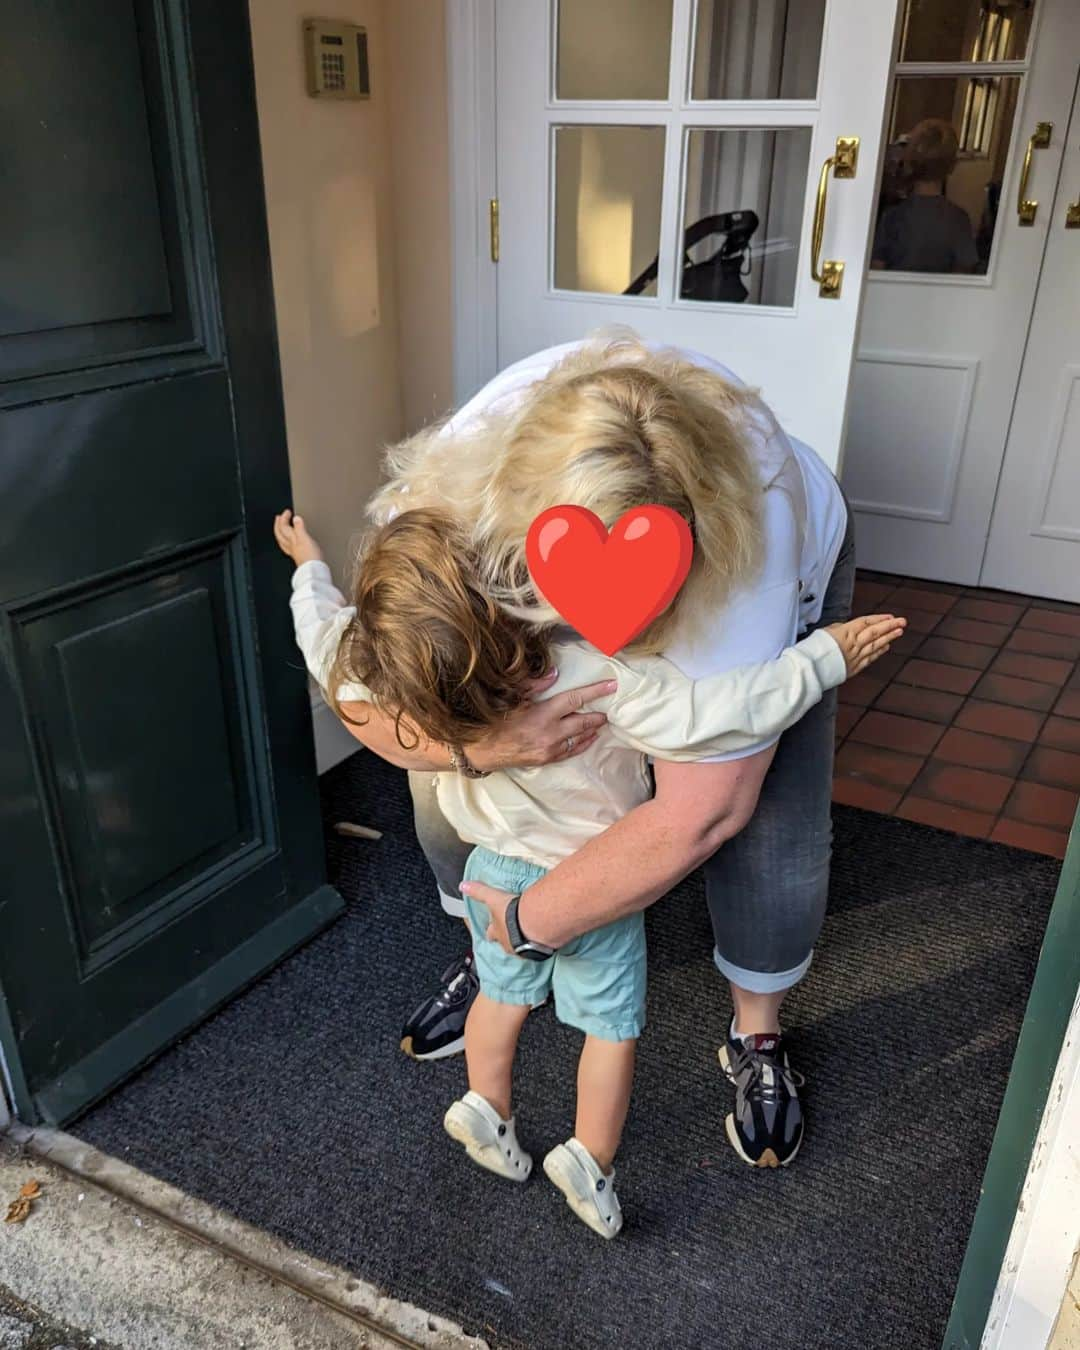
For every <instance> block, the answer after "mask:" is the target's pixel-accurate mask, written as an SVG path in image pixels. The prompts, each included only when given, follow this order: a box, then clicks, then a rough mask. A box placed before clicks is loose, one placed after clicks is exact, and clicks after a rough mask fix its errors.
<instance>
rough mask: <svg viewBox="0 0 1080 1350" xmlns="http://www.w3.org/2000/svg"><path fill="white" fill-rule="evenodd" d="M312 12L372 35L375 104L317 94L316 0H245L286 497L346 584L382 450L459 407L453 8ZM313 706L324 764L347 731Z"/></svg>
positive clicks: (352, 5) (416, 3) (389, 0)
mask: <svg viewBox="0 0 1080 1350" xmlns="http://www.w3.org/2000/svg"><path fill="white" fill-rule="evenodd" d="M318 13H319V17H320V18H329V19H341V20H345V21H347V22H350V23H358V24H361V25H363V26H364V27H365V28H366V29H367V30H368V46H369V65H370V70H371V98H370V99H368V100H364V101H357V102H351V101H332V100H328V101H321V100H319V99H314V98H310V97H309V96H308V94H307V90H306V86H305V75H304V60H303V43H302V21H303V19H305V18H308V17H311V14H312V9H311V6H310V5H309V4H307V3H301V2H300V0H252V4H251V25H252V46H253V50H254V57H255V84H256V95H257V99H258V109H259V131H260V138H261V141H262V159H263V172H264V176H265V181H266V210H267V217H268V221H269V228H270V255H271V263H272V267H273V277H274V297H275V302H276V308H277V327H278V339H279V343H280V352H281V376H282V384H283V387H284V393H285V423H286V430H287V434H288V441H289V465H290V469H291V473H292V483H293V502H292V503H291V504H292V505H293V506H295V508H296V509H297V510H299V511H301V512H302V513H303V515H304V516H305V518H306V519H307V522H308V524H309V525H310V527H311V529H312V530H313V532H314V533H315V534H316V535H317V537H318V538H319V539H320V540H321V542H322V543H323V544H324V546H325V548H326V551H327V556H328V559H329V561H330V563H331V565H332V567H333V568H334V571H335V573H336V574H337V576H338V578H339V580H341V581H344V580H345V578H346V576H347V573H348V568H349V563H350V558H351V549H350V543H351V541H352V540H353V538H354V536H355V534H356V532H357V530H358V529H359V528H360V527H361V526H362V524H363V519H364V514H363V513H364V504H365V502H366V500H367V498H368V497H369V496H370V494H371V492H372V489H373V488H374V487H375V486H376V484H377V483H378V481H379V476H380V472H381V461H382V453H383V449H384V447H385V446H386V445H387V444H388V443H390V442H392V441H395V440H397V439H398V438H399V437H400V436H402V435H403V434H405V433H406V432H407V431H410V430H413V429H415V428H416V427H417V426H419V425H421V424H422V423H423V422H425V421H428V420H430V419H431V418H432V417H434V416H437V415H439V414H442V413H443V412H445V411H447V410H448V409H449V405H450V402H451V339H450V237H449V236H450V227H449V218H450V192H449V169H448V142H447V136H448V132H447V117H446V55H445V51H446V34H445V10H444V4H443V0H329V2H328V3H327V4H324V5H320V7H319V10H318ZM281 505H282V506H286V505H289V503H286V502H282V503H281ZM266 527H267V529H269V527H270V522H269V521H267V522H266ZM315 700H316V702H315V705H314V706H315V709H316V726H315V730H316V749H317V754H318V760H319V767H320V770H323V769H326V768H328V767H330V766H331V765H332V764H333V763H335V762H337V760H339V759H341V758H343V757H344V755H345V754H347V753H349V752H350V751H352V750H354V749H355V748H356V742H355V741H354V740H352V738H351V737H349V735H348V733H347V732H345V731H344V730H343V728H341V726H340V725H339V724H338V723H337V721H336V719H334V718H333V717H332V715H331V714H330V713H329V710H328V709H326V708H325V707H324V706H322V704H321V701H319V699H318V695H317V694H316V695H315Z"/></svg>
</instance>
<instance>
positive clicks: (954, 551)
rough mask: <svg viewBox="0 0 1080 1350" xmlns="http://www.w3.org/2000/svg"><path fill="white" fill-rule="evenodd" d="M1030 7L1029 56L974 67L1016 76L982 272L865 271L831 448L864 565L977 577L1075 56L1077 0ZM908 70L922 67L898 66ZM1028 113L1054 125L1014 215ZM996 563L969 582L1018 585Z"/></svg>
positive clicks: (1050, 219) (1049, 221) (1048, 217)
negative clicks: (835, 448)
mask: <svg viewBox="0 0 1080 1350" xmlns="http://www.w3.org/2000/svg"><path fill="white" fill-rule="evenodd" d="M1035 16H1036V26H1035V28H1034V30H1033V33H1032V39H1031V52H1030V58H1031V59H1030V65H1029V64H1028V63H1027V62H1026V61H1019V62H1002V63H999V64H998V65H997V66H994V67H985V66H984V67H981V68H980V69H981V70H983V71H985V70H987V69H990V70H992V71H993V72H996V73H997V74H999V75H1002V76H1004V77H1005V78H1016V77H1017V76H1019V77H1020V78H1021V79H1022V84H1021V87H1020V91H1019V96H1018V100H1017V107H1016V114H1015V118H1014V121H1013V134H1012V145H1011V150H1010V153H1009V156H1008V161H1007V167H1006V172H1005V175H1004V178H1003V181H1002V189H1001V200H1000V206H999V209H998V215H997V224H996V231H995V240H994V247H993V252H992V254H991V256H990V262H989V269H988V272H987V274H986V275H985V276H975V275H972V276H944V275H938V274H930V273H928V274H916V273H910V272H909V273H903V272H883V271H873V270H872V271H870V273H869V275H868V280H867V285H866V294H865V299H864V303H863V314H862V322H861V327H860V333H859V343H858V349H857V353H856V359H855V366H854V371H853V375H852V395H851V415H850V425H849V432H848V437H847V444H846V450H845V457H844V486H845V489H846V490H847V492H848V495H849V497H850V499H851V500H852V502H853V504H854V505H855V507H856V510H857V528H858V537H859V557H860V561H861V563H862V565H863V566H866V567H871V568H877V569H879V570H881V571H886V572H897V573H901V574H903V575H907V576H916V577H927V578H933V579H937V580H940V581H953V582H961V583H964V584H968V585H974V584H976V583H978V582H979V580H980V571H981V568H982V562H983V554H984V550H985V548H986V542H987V533H988V530H989V525H990V516H991V511H992V509H993V505H994V496H995V491H996V488H997V481H998V474H999V471H1000V469H1001V464H1002V457H1003V455H1004V451H1005V441H1006V436H1007V435H1008V431H1009V424H1010V417H1011V415H1012V407H1013V401H1014V397H1015V394H1016V388H1017V381H1018V379H1019V375H1020V365H1021V361H1022V359H1023V355H1024V344H1025V339H1026V336H1027V331H1028V322H1029V318H1030V315H1031V313H1032V307H1033V305H1034V301H1035V291H1036V286H1037V284H1038V278H1039V269H1040V265H1041V262H1042V258H1043V254H1044V250H1045V248H1046V244H1047V237H1048V233H1049V234H1050V235H1054V234H1056V233H1060V230H1061V221H1060V219H1059V218H1058V217H1059V216H1060V214H1061V213H1060V211H1057V210H1056V208H1053V209H1052V201H1053V196H1054V190H1055V185H1056V182H1057V177H1058V172H1059V169H1060V166H1061V157H1062V153H1063V150H1064V147H1065V125H1066V122H1067V121H1068V117H1069V108H1070V103H1071V100H1072V94H1073V87H1074V85H1075V82H1076V74H1077V65H1078V61H1080V5H1077V4H1076V2H1075V0H1036V6H1035ZM905 69H906V68H905V67H904V66H900V67H898V70H899V71H901V72H903V71H905ZM920 70H922V71H923V72H924V73H930V72H932V71H933V70H934V67H932V66H922V67H915V68H914V74H913V75H910V76H909V78H918V73H919V71H920ZM897 78H898V79H899V78H903V76H902V75H898V77H897ZM1040 121H1048V122H1052V123H1053V130H1052V132H1051V136H1050V144H1049V146H1047V147H1046V148H1045V149H1036V150H1035V151H1034V152H1033V155H1032V161H1031V172H1030V179H1029V183H1028V192H1027V196H1028V197H1031V198H1035V199H1037V200H1038V202H1039V208H1038V212H1037V214H1036V219H1035V222H1034V224H1033V225H1029V226H1025V225H1021V224H1020V223H1019V221H1018V213H1017V196H1018V187H1019V179H1020V173H1021V168H1022V164H1023V159H1024V151H1025V149H1026V146H1027V142H1028V137H1029V136H1030V135H1031V133H1032V132H1033V130H1034V128H1035V125H1036V123H1037V122H1040ZM1074 139H1075V137H1074ZM960 167H961V168H962V167H964V166H963V161H961V166H960ZM958 171H959V170H958ZM950 190H951V189H950ZM1074 267H1075V264H1074ZM1074 312H1075V311H1074ZM1055 396H1056V395H1052V396H1050V403H1051V404H1052V403H1053V398H1054V397H1055ZM1046 415H1047V416H1049V412H1047V414H1046ZM1078 415H1080V414H1078ZM995 575H996V576H997V578H998V579H997V580H996V581H993V582H990V581H988V580H987V578H986V577H985V576H984V577H983V578H982V584H984V585H987V584H992V585H999V586H1003V587H1005V588H1007V589H1023V587H1022V586H1020V583H1019V578H1018V577H1009V576H1007V575H1006V574H1005V573H1003V572H1002V571H1001V570H1000V569H998V570H997V571H996V572H995ZM1045 593H1046V594H1050V592H1049V591H1047V592H1045Z"/></svg>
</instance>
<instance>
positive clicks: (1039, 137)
mask: <svg viewBox="0 0 1080 1350" xmlns="http://www.w3.org/2000/svg"><path fill="white" fill-rule="evenodd" d="M1053 129H1054V124H1053V122H1036V123H1035V130H1034V131H1033V132H1032V133H1031V135H1030V136H1029V137H1028V143H1027V149H1026V150H1025V151H1024V163H1023V166H1022V167H1021V169H1020V187H1019V189H1018V190H1017V193H1016V216H1017V219H1018V221H1019V223H1020V224H1021V225H1034V224H1035V212H1036V211H1038V209H1039V202H1038V198H1036V199H1035V201H1029V200H1028V195H1027V188H1028V178H1029V177H1030V176H1031V161H1032V159H1033V158H1034V156H1035V151H1036V150H1045V149H1046V147H1047V146H1048V145H1049V144H1050V133H1051V131H1053Z"/></svg>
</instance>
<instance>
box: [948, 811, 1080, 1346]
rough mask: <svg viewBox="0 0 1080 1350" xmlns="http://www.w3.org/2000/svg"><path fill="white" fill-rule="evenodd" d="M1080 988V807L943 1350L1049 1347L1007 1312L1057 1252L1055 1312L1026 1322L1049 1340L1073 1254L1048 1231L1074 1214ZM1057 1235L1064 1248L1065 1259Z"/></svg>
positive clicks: (1079, 1200) (1078, 1190)
mask: <svg viewBox="0 0 1080 1350" xmlns="http://www.w3.org/2000/svg"><path fill="white" fill-rule="evenodd" d="M1078 987H1080V811H1078V813H1077V818H1076V821H1074V823H1073V828H1072V834H1071V836H1070V839H1069V846H1068V849H1067V851H1066V854H1065V861H1064V863H1063V865H1062V869H1061V876H1060V878H1059V881H1058V887H1057V892H1056V894H1055V896H1054V903H1053V905H1052V907H1051V910H1050V917H1049V918H1048V920H1047V924H1046V933H1045V935H1044V936H1043V942H1042V950H1041V952H1040V954H1039V963H1038V965H1037V966H1036V969H1035V978H1034V979H1033V981H1032V984H1031V993H1030V995H1029V996H1028V1003H1027V1009H1026V1011H1025V1013H1024V1020H1023V1023H1022V1025H1021V1028H1020V1036H1019V1038H1018V1040H1017V1042H1016V1052H1015V1054H1014V1056H1013V1062H1012V1068H1011V1069H1010V1071H1009V1081H1008V1084H1007V1085H1006V1088H1005V1097H1004V1100H1003V1101H1002V1104H1001V1111H1000V1113H999V1115H998V1123H997V1128H996V1129H995V1131H994V1140H993V1143H992V1145H991V1147H990V1156H989V1158H988V1159H987V1163H986V1171H985V1173H984V1174H983V1184H982V1189H981V1194H980V1198H979V1204H978V1207H977V1208H976V1210H975V1218H974V1220H973V1221H972V1225H971V1232H970V1234H969V1236H968V1242H967V1249H966V1251H965V1253H964V1263H963V1265H962V1267H961V1269H960V1278H959V1280H958V1281H957V1286H956V1294H955V1296H954V1298H953V1307H952V1313H951V1315H950V1317H949V1323H948V1327H947V1328H946V1332H945V1342H944V1350H975V1347H977V1346H979V1345H980V1344H984V1345H987V1346H988V1347H989V1346H994V1347H999V1348H1000V1350H1006V1347H1008V1348H1009V1350H1033V1347H1034V1346H1035V1345H1036V1344H1043V1345H1045V1344H1046V1340H1045V1339H1044V1340H1042V1341H1041V1342H1036V1341H1034V1340H1032V1339H1031V1335H1032V1331H1033V1330H1034V1327H1033V1326H1032V1325H1030V1324H1029V1326H1028V1327H1027V1328H1026V1329H1025V1330H1023V1331H1021V1332H1019V1333H1017V1332H1016V1331H1015V1330H1012V1329H1010V1328H1009V1325H1008V1314H1009V1311H1010V1308H1011V1306H1012V1304H1013V1302H1014V1301H1015V1300H1018V1299H1023V1297H1024V1294H1025V1292H1026V1291H1027V1290H1029V1289H1032V1288H1033V1287H1034V1286H1035V1285H1037V1284H1038V1283H1040V1282H1041V1281H1044V1280H1045V1279H1046V1278H1050V1279H1051V1280H1052V1279H1053V1270H1052V1266H1053V1261H1054V1260H1055V1259H1059V1258H1060V1260H1061V1269H1060V1283H1061V1288H1060V1289H1059V1290H1058V1291H1057V1293H1056V1295H1053V1296H1052V1303H1053V1308H1052V1310H1051V1311H1050V1312H1049V1313H1047V1312H1046V1311H1045V1310H1044V1311H1043V1312H1042V1313H1041V1314H1040V1312H1039V1310H1038V1309H1036V1308H1034V1307H1033V1308H1032V1309H1031V1316H1032V1319H1033V1320H1040V1319H1041V1321H1042V1323H1043V1325H1044V1329H1045V1333H1046V1338H1049V1334H1050V1331H1051V1329H1052V1327H1053V1324H1054V1320H1055V1319H1056V1317H1057V1308H1058V1305H1059V1304H1060V1302H1061V1299H1062V1297H1063V1296H1064V1294H1065V1291H1066V1288H1067V1286H1068V1281H1069V1274H1070V1270H1071V1266H1072V1259H1073V1251H1072V1245H1071V1242H1070V1241H1069V1238H1068V1236H1065V1235H1062V1234H1059V1233H1055V1232H1054V1231H1053V1224H1054V1219H1055V1217H1056V1214H1057V1213H1065V1214H1067V1213H1069V1212H1070V1211H1069V1205H1070V1201H1071V1205H1072V1208H1071V1212H1072V1213H1073V1214H1074V1215H1075V1214H1077V1213H1080V1179H1078V1178H1077V1176H1076V1167H1075V1162H1074V1161H1072V1160H1071V1159H1070V1158H1069V1152H1070V1147H1072V1148H1073V1149H1075V1147H1076V1145H1075V1137H1076V1136H1075V1135H1074V1136H1070V1130H1076V1129H1077V1128H1078V1126H1080V1085H1078V1081H1077V1080H1078V1076H1080V998H1078V993H1077V991H1078ZM1052 1089H1053V1094H1052V1095H1051V1090H1052ZM1021 1201H1023V1202H1024V1208H1023V1209H1021V1208H1020V1204H1021ZM1061 1205H1064V1206H1065V1208H1064V1209H1061V1208H1060V1206H1061ZM1051 1208H1052V1209H1053V1210H1054V1211H1055V1213H1054V1214H1053V1215H1052V1214H1051V1213H1050V1211H1051ZM1063 1242H1064V1244H1065V1246H1066V1247H1067V1248H1068V1250H1067V1251H1066V1252H1065V1253H1064V1256H1063V1257H1062V1252H1061V1247H1062V1243H1063ZM1072 1242H1075V1234H1073V1235H1072ZM1033 1244H1035V1245H1037V1247H1038V1250H1034V1249H1033ZM1051 1248H1052V1250H1051ZM1048 1266H1049V1267H1050V1269H1049V1271H1047V1267H1048ZM1044 1272H1045V1273H1044ZM1040 1277H1041V1280H1040ZM1045 1292H1046V1291H1045V1289H1044V1293H1045ZM991 1313H993V1317H991ZM984 1335H986V1336H987V1338H988V1339H987V1340H986V1341H984V1340H983V1337H984Z"/></svg>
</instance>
